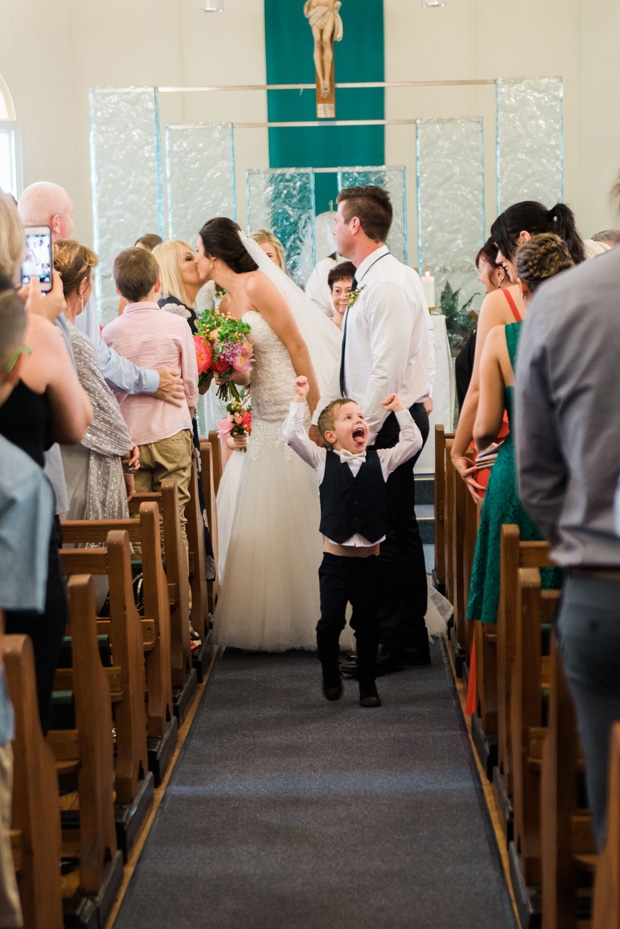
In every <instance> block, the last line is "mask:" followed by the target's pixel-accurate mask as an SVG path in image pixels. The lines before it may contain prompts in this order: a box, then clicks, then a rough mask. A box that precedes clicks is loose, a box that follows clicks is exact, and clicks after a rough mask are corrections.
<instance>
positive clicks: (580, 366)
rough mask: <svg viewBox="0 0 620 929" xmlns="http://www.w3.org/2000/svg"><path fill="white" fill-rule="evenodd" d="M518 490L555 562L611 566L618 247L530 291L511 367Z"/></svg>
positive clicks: (619, 338)
mask: <svg viewBox="0 0 620 929" xmlns="http://www.w3.org/2000/svg"><path fill="white" fill-rule="evenodd" d="M515 419H516V421H515V437H516V443H517V477H518V484H519V494H520V496H521V499H522V501H523V503H524V505H525V507H526V508H527V510H528V511H529V512H530V514H531V516H532V518H533V519H534V520H535V521H536V522H537V523H538V526H539V527H540V529H541V531H542V532H543V533H544V535H545V536H546V538H547V539H548V540H549V542H550V543H551V549H552V555H553V558H554V560H555V561H557V563H558V564H560V565H565V566H576V565H599V566H607V567H614V568H618V567H620V538H619V537H618V536H617V535H616V533H615V532H614V519H613V499H614V492H615V490H616V485H617V483H618V475H619V473H620V248H615V249H612V250H611V251H609V252H607V253H606V254H604V255H600V256H599V257H597V258H595V259H593V260H590V261H586V262H584V263H583V264H581V265H579V266H578V267H577V268H573V269H571V270H570V271H566V272H564V273H563V274H560V275H558V276H557V277H556V278H553V280H550V281H549V282H548V283H546V284H543V285H541V287H540V289H539V290H538V291H537V293H536V295H535V297H534V299H533V301H532V304H531V307H530V309H529V311H528V314H527V317H526V320H525V322H524V324H523V331H522V333H521V338H520V342H519V351H518V357H517V371H516V417H515Z"/></svg>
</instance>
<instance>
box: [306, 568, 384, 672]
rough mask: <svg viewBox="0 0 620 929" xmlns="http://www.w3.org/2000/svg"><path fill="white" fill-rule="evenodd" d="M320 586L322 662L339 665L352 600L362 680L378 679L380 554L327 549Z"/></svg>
mask: <svg viewBox="0 0 620 929" xmlns="http://www.w3.org/2000/svg"><path fill="white" fill-rule="evenodd" d="M319 585H320V591H321V618H320V619H319V621H318V623H317V627H316V643H317V649H318V655H319V658H320V660H321V662H322V663H324V664H328V665H329V664H331V665H332V666H333V665H334V663H335V665H336V667H337V665H338V640H339V639H340V633H341V632H342V630H343V629H344V627H345V625H346V617H345V613H346V608H347V603H350V604H351V606H352V607H353V614H352V616H351V628H352V629H353V630H354V632H355V639H356V642H357V659H358V668H359V677H360V681H361V680H362V678H363V679H364V680H374V676H375V673H374V665H375V660H376V657H377V646H378V641H377V624H378V615H379V598H380V588H381V563H380V558H379V556H378V555H369V556H368V557H367V558H345V557H342V556H340V555H332V554H330V553H329V552H325V554H324V555H323V561H322V563H321V567H320V568H319Z"/></svg>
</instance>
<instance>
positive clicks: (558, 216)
mask: <svg viewBox="0 0 620 929" xmlns="http://www.w3.org/2000/svg"><path fill="white" fill-rule="evenodd" d="M522 232H529V234H530V235H531V236H535V235H540V234H541V233H543V232H551V233H554V234H555V235H557V236H559V237H560V238H561V239H563V240H564V242H566V245H567V247H568V251H569V252H570V255H571V258H572V259H573V262H574V263H575V264H579V263H580V262H582V261H584V260H585V257H586V256H585V251H584V247H583V241H582V239H581V236H580V235H579V233H578V232H577V226H576V225H575V215H574V213H573V211H572V210H571V208H570V207H568V206H566V204H565V203H556V205H555V206H554V207H553V208H552V209H550V210H548V209H546V207H544V206H543V205H542V203H537V202H536V201H535V200H523V201H521V203H515V204H514V205H513V206H509V207H508V209H507V210H504V212H503V213H500V215H499V216H498V217H497V219H496V220H495V222H494V223H493V225H492V226H491V238H492V239H493V241H494V242H495V244H496V245H497V247H498V248H499V250H500V252H501V253H502V255H503V256H504V258H507V259H508V260H509V261H512V260H513V258H514V256H515V252H516V251H517V242H518V240H519V236H520V235H521V233H522Z"/></svg>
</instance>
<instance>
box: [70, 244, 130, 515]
mask: <svg viewBox="0 0 620 929" xmlns="http://www.w3.org/2000/svg"><path fill="white" fill-rule="evenodd" d="M96 265H97V256H96V255H95V253H94V252H92V251H91V250H90V249H89V248H86V246H85V245H80V244H79V242H76V241H75V240H73V239H58V240H57V241H56V242H55V243H54V267H55V269H56V270H57V271H58V272H59V273H60V274H61V276H62V286H63V292H64V295H65V300H66V303H67V308H66V310H65V315H66V317H67V320H68V323H69V334H70V336H71V347H72V349H73V354H74V357H75V364H76V368H77V373H78V379H79V381H80V384H81V385H82V387H83V388H84V390H85V391H86V393H87V394H88V397H89V400H90V402H91V404H92V407H93V420H92V422H91V424H90V426H89V427H88V430H87V432H86V435H85V436H84V438H83V439H82V442H81V443H80V444H79V445H62V446H61V452H62V463H63V466H64V469H65V478H66V481H67V491H68V494H69V512H68V514H67V515H66V517H65V518H66V519H123V518H126V517H127V516H128V515H129V510H128V507H127V498H128V496H131V494H132V493H133V489H134V486H133V485H134V479H133V475H132V474H131V473H130V471H131V469H134V470H135V468H136V467H137V464H138V449H137V447H136V446H135V445H134V443H133V440H132V438H131V436H130V435H129V432H128V431H127V426H126V424H125V420H124V419H123V415H122V413H121V411H120V407H119V405H118V401H117V399H116V397H115V396H114V394H113V393H112V391H111V390H110V388H109V387H108V385H107V384H106V382H105V381H104V379H103V375H102V373H101V369H100V367H99V362H98V360H97V353H96V351H95V347H94V345H93V343H92V342H91V341H90V339H89V338H88V336H87V335H85V334H84V333H83V332H81V331H80V330H79V329H77V328H76V327H75V325H74V323H75V319H76V316H78V315H79V314H80V313H81V312H82V310H83V309H84V307H85V305H86V303H87V301H88V298H89V296H90V293H91V290H92V282H91V274H92V269H93V268H94V267H95V266H96ZM122 458H125V459H126V461H125V471H124V469H123V462H122V460H121V459H122Z"/></svg>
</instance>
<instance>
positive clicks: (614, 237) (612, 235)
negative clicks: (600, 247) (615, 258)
mask: <svg viewBox="0 0 620 929" xmlns="http://www.w3.org/2000/svg"><path fill="white" fill-rule="evenodd" d="M592 241H593V242H606V243H607V244H608V245H609V247H610V248H613V247H614V245H618V243H619V242H620V229H603V230H602V231H601V232H595V233H594V235H593V236H592Z"/></svg>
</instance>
